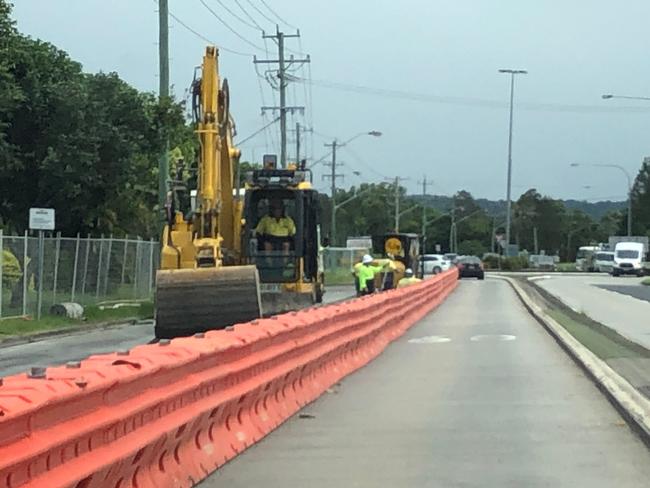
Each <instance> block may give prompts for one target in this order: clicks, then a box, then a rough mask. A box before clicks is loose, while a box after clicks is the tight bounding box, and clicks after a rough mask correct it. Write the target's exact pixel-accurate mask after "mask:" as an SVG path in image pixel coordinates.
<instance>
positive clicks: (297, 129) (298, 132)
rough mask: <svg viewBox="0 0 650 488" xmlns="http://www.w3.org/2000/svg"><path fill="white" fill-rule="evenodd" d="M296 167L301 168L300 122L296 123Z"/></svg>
mask: <svg viewBox="0 0 650 488" xmlns="http://www.w3.org/2000/svg"><path fill="white" fill-rule="evenodd" d="M296 166H300V122H296Z"/></svg>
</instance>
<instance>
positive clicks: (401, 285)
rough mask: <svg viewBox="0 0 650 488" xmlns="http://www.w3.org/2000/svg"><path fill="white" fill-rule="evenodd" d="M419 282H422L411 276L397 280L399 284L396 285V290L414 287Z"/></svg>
mask: <svg viewBox="0 0 650 488" xmlns="http://www.w3.org/2000/svg"><path fill="white" fill-rule="evenodd" d="M420 281H422V280H421V279H420V278H416V277H415V276H411V277H410V278H402V279H401V280H399V283H397V288H404V287H405V286H409V285H414V284H415V283H419V282H420Z"/></svg>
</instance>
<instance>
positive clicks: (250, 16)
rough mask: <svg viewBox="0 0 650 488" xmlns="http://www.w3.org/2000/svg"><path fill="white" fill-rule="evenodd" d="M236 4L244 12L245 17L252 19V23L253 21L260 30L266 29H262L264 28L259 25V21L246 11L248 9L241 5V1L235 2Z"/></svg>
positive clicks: (236, 0)
mask: <svg viewBox="0 0 650 488" xmlns="http://www.w3.org/2000/svg"><path fill="white" fill-rule="evenodd" d="M235 3H236V4H237V6H238V7H239V9H240V10H241V11H242V12H244V15H245V16H246V17H248V18H249V19H250V21H251V22H252V23H253V24H255V26H256V27H257V28H258V29H259V30H261V31H264V29H263V28H262V26H261V25H260V24H258V23H257V21H256V20H255V18H254V17H253V16H252V15H251V14H249V13H248V10H246V9H245V8H244V6H243V5H242V4H241V2H240V1H239V0H235Z"/></svg>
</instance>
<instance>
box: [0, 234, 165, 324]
mask: <svg viewBox="0 0 650 488" xmlns="http://www.w3.org/2000/svg"><path fill="white" fill-rule="evenodd" d="M41 250H42V254H39V253H41ZM41 257H42V259H41ZM159 260H160V249H159V244H158V242H155V241H145V240H142V239H128V238H120V239H118V238H113V237H112V236H109V237H98V238H93V237H90V236H88V237H81V236H77V237H62V236H61V235H60V234H56V235H50V234H48V235H47V236H44V237H43V239H42V240H40V239H39V238H38V237H34V236H29V235H27V234H25V235H22V236H12V235H3V233H2V231H0V318H7V317H17V316H32V317H37V316H39V315H40V314H41V313H42V314H46V313H47V311H48V310H49V308H50V307H51V306H52V305H54V304H56V303H61V302H77V303H81V304H82V305H86V306H87V305H93V304H96V303H99V302H103V301H115V300H146V299H150V298H152V296H153V290H154V288H155V276H156V269H158V264H159ZM0 327H1V324H0Z"/></svg>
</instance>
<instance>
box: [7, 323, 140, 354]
mask: <svg viewBox="0 0 650 488" xmlns="http://www.w3.org/2000/svg"><path fill="white" fill-rule="evenodd" d="M138 321H140V319H139V318H138V317H124V318H121V319H116V320H110V321H106V322H98V323H96V324H88V325H78V326H74V327H65V328H61V329H53V330H46V331H43V332H36V333H35V334H26V335H22V336H9V337H7V338H6V339H0V349H2V348H3V347H11V346H18V345H21V344H29V343H32V342H38V341H43V340H45V339H50V338H52V337H63V336H69V335H75V334H83V333H85V332H93V331H95V330H98V329H118V328H120V327H128V326H130V325H134V324H136V323H138Z"/></svg>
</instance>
